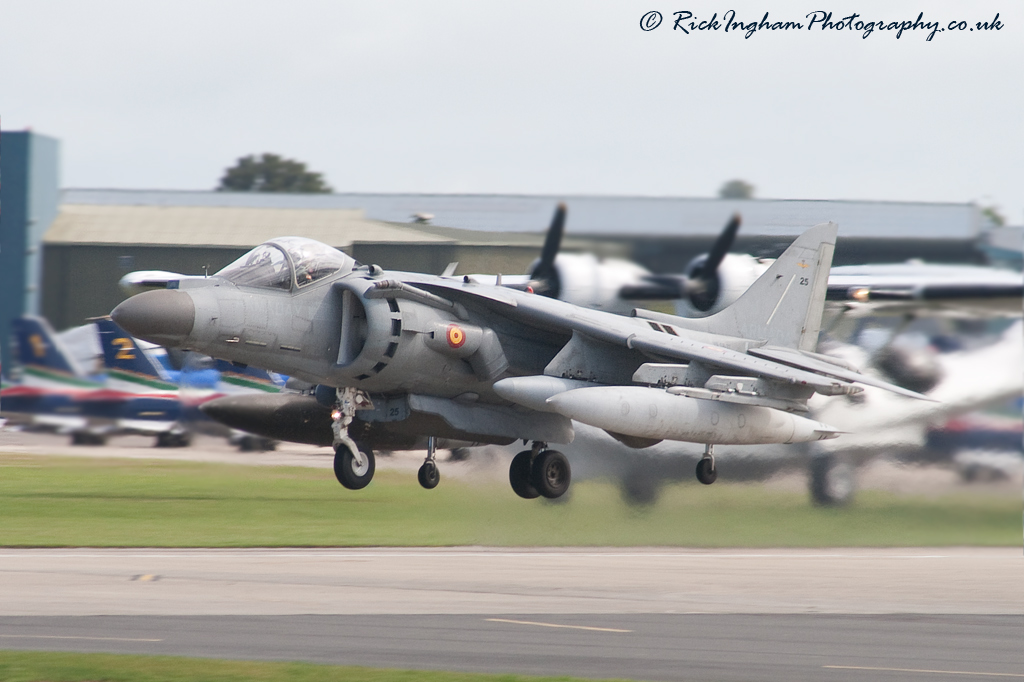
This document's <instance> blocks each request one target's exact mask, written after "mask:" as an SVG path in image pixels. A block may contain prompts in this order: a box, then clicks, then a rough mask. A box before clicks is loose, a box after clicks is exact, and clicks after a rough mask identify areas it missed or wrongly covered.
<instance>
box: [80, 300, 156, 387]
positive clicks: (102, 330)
mask: <svg viewBox="0 0 1024 682" xmlns="http://www.w3.org/2000/svg"><path fill="white" fill-rule="evenodd" d="M94 322H95V324H96V329H97V331H99V336H100V346H101V347H102V348H103V363H104V364H105V365H106V366H107V369H108V370H111V372H112V373H113V372H118V373H121V374H126V375H130V376H132V377H134V378H136V379H141V380H146V381H150V382H158V383H161V384H166V385H153V386H152V387H153V388H160V389H163V390H173V389H175V388H176V386H174V385H173V384H171V383H169V382H168V381H167V376H166V374H165V373H164V372H163V371H162V368H161V367H159V366H158V365H157V363H156V362H154V361H153V360H152V359H151V358H150V357H149V356H148V355H146V352H145V350H143V349H142V348H140V347H139V345H138V343H137V342H136V340H135V339H134V338H132V336H131V335H130V334H128V332H126V331H125V330H123V329H121V327H119V326H118V325H117V323H116V322H114V321H113V320H111V319H110V318H109V317H104V318H100V319H97V320H94Z"/></svg>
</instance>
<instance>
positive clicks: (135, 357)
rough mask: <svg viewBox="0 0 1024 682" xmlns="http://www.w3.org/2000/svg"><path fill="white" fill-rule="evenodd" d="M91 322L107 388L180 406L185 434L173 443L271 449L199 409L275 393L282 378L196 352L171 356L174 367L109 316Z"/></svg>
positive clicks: (156, 349)
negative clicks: (195, 436) (154, 395)
mask: <svg viewBox="0 0 1024 682" xmlns="http://www.w3.org/2000/svg"><path fill="white" fill-rule="evenodd" d="M93 322H94V324H95V325H96V330H97V332H98V334H99V339H100V347H101V348H102V350H103V362H104V367H105V368H106V372H107V375H106V376H107V384H108V385H109V386H111V387H116V388H123V389H127V388H134V389H135V390H136V391H140V392H143V393H145V392H169V393H172V394H174V395H175V396H176V397H177V399H178V400H179V401H180V403H181V418H180V423H181V425H182V427H183V428H184V431H183V432H182V434H181V435H180V436H179V437H178V441H177V442H175V443H173V444H176V445H177V444H180V445H185V444H188V442H189V440H190V435H189V434H191V433H205V434H208V435H214V436H221V437H224V438H227V439H228V440H229V441H230V442H231V443H232V444H234V445H237V446H238V447H239V449H241V450H243V451H250V450H273V449H274V447H275V443H274V441H273V440H271V439H267V438H263V437H261V436H257V435H254V434H251V433H245V432H242V431H238V430H237V429H229V428H226V427H225V426H224V425H223V424H221V423H219V422H217V421H214V420H212V419H210V418H209V417H208V416H207V415H206V414H205V413H204V412H203V411H202V410H201V409H200V407H201V406H202V404H203V403H205V402H207V401H209V400H213V399H216V398H222V397H224V396H227V395H243V394H252V393H256V394H263V393H272V394H273V393H279V392H280V391H281V389H282V388H283V386H284V379H283V378H282V377H280V376H277V375H272V374H271V373H270V372H267V371H266V370H263V369H259V368H256V367H248V366H238V365H232V364H231V363H229V362H225V361H223V360H213V359H212V358H208V357H206V356H202V355H199V354H197V353H176V354H174V356H175V357H176V358H177V360H178V362H177V363H175V362H173V361H172V354H170V353H168V352H167V350H166V349H164V348H162V347H160V346H157V345H156V344H149V343H146V342H141V343H140V342H139V341H138V339H135V338H133V337H132V336H131V335H130V334H128V333H127V332H126V331H124V330H123V329H121V328H120V327H119V326H118V325H117V324H116V323H115V322H114V321H113V320H111V319H110V318H109V317H102V318H97V319H96V320H94V321H93ZM175 364H177V367H175ZM167 444H171V443H167Z"/></svg>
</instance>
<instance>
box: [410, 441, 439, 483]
mask: <svg viewBox="0 0 1024 682" xmlns="http://www.w3.org/2000/svg"><path fill="white" fill-rule="evenodd" d="M436 450H437V439H435V438H434V437H433V436H430V437H429V438H427V458H426V459H425V460H423V466H421V467H420V470H419V471H418V472H417V473H416V478H417V479H419V482H420V485H421V486H423V487H424V488H426V489H427V490H433V489H434V488H436V487H437V484H438V483H440V482H441V472H440V471H438V469H437V459H436V458H435V456H434V453H435V451H436Z"/></svg>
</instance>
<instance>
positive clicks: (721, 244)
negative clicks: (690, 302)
mask: <svg viewBox="0 0 1024 682" xmlns="http://www.w3.org/2000/svg"><path fill="white" fill-rule="evenodd" d="M739 229H740V214H739V213H736V214H734V215H733V217H732V218H730V219H729V222H728V223H726V225H725V229H724V230H722V234H720V235H718V239H716V240H715V243H714V244H713V245H712V246H711V251H709V252H708V257H707V260H705V261H704V267H703V268H701V270H700V272H699V273H697V278H698V279H702V280H710V279H711V278H712V277H714V276H715V272H717V271H718V266H719V265H721V264H722V259H723V258H725V254H727V253H729V250H730V249H731V248H732V245H733V242H735V241H736V233H737V232H739Z"/></svg>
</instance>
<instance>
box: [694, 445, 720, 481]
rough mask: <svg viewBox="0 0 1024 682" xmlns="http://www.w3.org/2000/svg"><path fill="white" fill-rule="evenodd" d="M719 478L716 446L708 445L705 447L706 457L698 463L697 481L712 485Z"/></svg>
mask: <svg viewBox="0 0 1024 682" xmlns="http://www.w3.org/2000/svg"><path fill="white" fill-rule="evenodd" d="M717 478H718V470H717V469H715V446H714V445H712V444H711V443H708V444H707V445H705V446H704V457H702V458H701V460H700V461H699V462H697V480H698V481H700V482H701V483H703V484H704V485H711V484H712V483H714V482H715V479H717Z"/></svg>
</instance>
